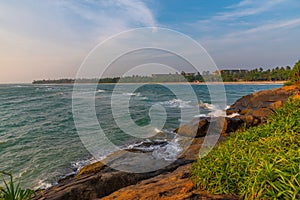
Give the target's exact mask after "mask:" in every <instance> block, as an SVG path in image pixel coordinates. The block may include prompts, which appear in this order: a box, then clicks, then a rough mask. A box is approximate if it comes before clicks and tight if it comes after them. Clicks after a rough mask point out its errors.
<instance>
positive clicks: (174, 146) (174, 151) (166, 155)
mask: <svg viewBox="0 0 300 200" xmlns="http://www.w3.org/2000/svg"><path fill="white" fill-rule="evenodd" d="M181 151H182V148H181V147H180V145H179V144H178V142H177V141H176V140H175V141H174V142H173V141H172V142H169V143H168V144H167V145H165V146H163V147H160V148H157V149H155V150H154V151H153V152H152V156H153V157H154V158H156V159H164V160H166V161H173V160H176V159H177V156H178V154H179V153H180V152H181Z"/></svg>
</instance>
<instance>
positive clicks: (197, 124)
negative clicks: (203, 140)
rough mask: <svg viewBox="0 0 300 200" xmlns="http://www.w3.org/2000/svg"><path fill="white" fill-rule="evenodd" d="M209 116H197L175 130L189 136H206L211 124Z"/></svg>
mask: <svg viewBox="0 0 300 200" xmlns="http://www.w3.org/2000/svg"><path fill="white" fill-rule="evenodd" d="M208 120H209V118H195V119H193V120H192V121H190V122H188V123H186V124H184V125H182V126H181V127H179V128H177V129H176V130H175V131H174V132H175V133H177V134H179V135H182V136H187V137H193V138H194V137H195V138H197V137H204V136H205V135H206V133H207V129H208V126H209V121H208Z"/></svg>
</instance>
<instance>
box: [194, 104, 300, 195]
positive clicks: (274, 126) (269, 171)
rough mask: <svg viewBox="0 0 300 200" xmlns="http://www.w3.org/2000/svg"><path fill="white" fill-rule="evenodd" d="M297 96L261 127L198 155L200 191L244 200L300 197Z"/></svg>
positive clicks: (196, 175) (196, 172) (196, 170)
mask: <svg viewBox="0 0 300 200" xmlns="http://www.w3.org/2000/svg"><path fill="white" fill-rule="evenodd" d="M299 133H300V100H295V101H292V100H290V101H289V102H287V103H286V104H285V105H284V106H283V108H280V109H278V110H277V111H276V113H275V114H273V115H272V116H271V117H270V118H269V121H268V122H267V123H266V124H264V125H261V126H257V127H252V128H250V129H248V130H245V131H241V132H237V133H235V134H233V135H231V136H230V137H229V138H228V140H227V141H226V142H224V143H222V144H220V145H218V146H217V147H216V148H214V149H213V150H212V151H211V152H210V153H209V155H208V156H206V157H204V158H202V159H198V161H197V162H196V163H195V164H194V165H193V168H192V178H193V181H194V183H195V186H196V187H197V188H198V189H200V190H205V191H208V192H210V193H212V194H233V195H238V196H240V197H242V198H244V199H300V135H299Z"/></svg>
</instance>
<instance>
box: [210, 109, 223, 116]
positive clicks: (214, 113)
mask: <svg viewBox="0 0 300 200" xmlns="http://www.w3.org/2000/svg"><path fill="white" fill-rule="evenodd" d="M207 115H208V116H209V117H226V112H225V111H224V110H214V111H212V112H210V113H208V114H207Z"/></svg>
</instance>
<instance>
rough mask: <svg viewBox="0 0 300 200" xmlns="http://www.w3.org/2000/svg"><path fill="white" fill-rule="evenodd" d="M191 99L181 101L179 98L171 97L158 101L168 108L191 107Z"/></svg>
mask: <svg viewBox="0 0 300 200" xmlns="http://www.w3.org/2000/svg"><path fill="white" fill-rule="evenodd" d="M190 103H191V101H183V100H181V99H172V100H170V101H164V102H160V104H161V105H163V106H166V107H170V108H191V107H192V106H191V105H190Z"/></svg>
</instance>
